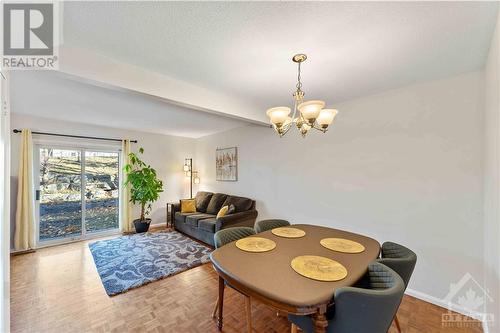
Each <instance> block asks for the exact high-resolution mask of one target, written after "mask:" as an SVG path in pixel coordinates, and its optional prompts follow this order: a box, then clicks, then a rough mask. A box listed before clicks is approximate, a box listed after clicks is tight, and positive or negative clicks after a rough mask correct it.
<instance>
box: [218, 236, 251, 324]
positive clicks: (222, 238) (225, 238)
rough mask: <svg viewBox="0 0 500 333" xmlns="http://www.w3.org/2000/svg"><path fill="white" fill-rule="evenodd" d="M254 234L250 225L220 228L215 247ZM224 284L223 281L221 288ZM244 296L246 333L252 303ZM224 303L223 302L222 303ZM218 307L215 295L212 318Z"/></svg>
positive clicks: (249, 321) (249, 322)
mask: <svg viewBox="0 0 500 333" xmlns="http://www.w3.org/2000/svg"><path fill="white" fill-rule="evenodd" d="M252 235H255V230H254V229H253V228H250V227H233V228H227V229H222V230H220V231H217V232H216V233H215V235H214V243H215V248H216V249H218V248H219V247H221V246H224V245H226V244H228V243H231V242H234V241H237V240H238V239H241V238H245V237H248V236H252ZM225 286H226V283H224V285H223V288H224V287H225ZM222 295H224V291H222ZM243 296H245V312H246V319H247V331H248V333H251V332H252V303H251V301H250V297H249V296H247V295H243ZM222 304H224V303H222ZM218 308H219V297H217V302H215V307H214V311H213V312H212V318H215V316H216V315H217V309H218Z"/></svg>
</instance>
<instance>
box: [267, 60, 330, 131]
mask: <svg viewBox="0 0 500 333" xmlns="http://www.w3.org/2000/svg"><path fill="white" fill-rule="evenodd" d="M306 59H307V56H306V55H305V54H296V55H295V56H294V57H293V58H292V60H293V62H295V63H297V64H298V75H297V85H296V88H297V89H296V90H295V92H294V93H293V97H294V102H295V105H294V108H293V114H292V115H291V116H290V114H291V113H292V109H291V108H289V107H287V106H277V107H273V108H270V109H268V110H267V112H266V114H267V116H268V117H269V120H270V122H271V125H272V126H273V128H274V130H275V131H276V132H277V133H278V135H279V136H280V137H282V136H283V135H285V134H286V133H287V132H288V131H289V130H290V128H292V127H293V125H295V126H296V127H297V129H298V130H299V132H300V134H302V137H305V136H306V135H307V133H308V132H309V130H310V129H311V128H314V129H317V130H319V131H322V132H323V133H324V132H326V131H327V130H328V127H329V126H330V125H331V124H332V123H333V120H334V119H335V116H336V115H337V113H338V111H337V110H335V109H325V104H326V103H325V102H324V101H320V100H310V101H304V96H305V93H304V91H302V89H301V88H302V82H301V81H300V64H301V63H302V62H304V61H305V60H306Z"/></svg>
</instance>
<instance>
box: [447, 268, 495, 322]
mask: <svg viewBox="0 0 500 333" xmlns="http://www.w3.org/2000/svg"><path fill="white" fill-rule="evenodd" d="M442 302H443V303H445V304H447V305H448V312H446V313H443V314H442V315H441V323H442V326H443V327H474V326H481V323H482V324H485V323H487V322H493V321H494V315H493V314H492V313H487V312H485V310H486V303H492V302H493V299H492V298H491V296H490V295H489V294H488V291H487V290H486V289H484V288H483V286H481V284H479V283H478V282H477V280H476V279H474V278H473V277H472V275H471V274H470V273H466V274H465V275H464V276H463V277H462V278H461V279H460V281H458V282H457V283H452V284H451V285H450V291H449V292H448V294H447V295H446V296H445V298H444V299H442ZM454 310H455V311H459V312H460V313H458V312H454Z"/></svg>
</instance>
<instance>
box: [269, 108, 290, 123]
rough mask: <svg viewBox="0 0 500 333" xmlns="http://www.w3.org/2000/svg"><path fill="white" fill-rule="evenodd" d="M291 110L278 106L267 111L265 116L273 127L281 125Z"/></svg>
mask: <svg viewBox="0 0 500 333" xmlns="http://www.w3.org/2000/svg"><path fill="white" fill-rule="evenodd" d="M291 111H292V110H291V109H290V108H289V107H286V106H278V107H275V108H270V109H269V110H267V112H266V114H267V116H268V117H269V119H270V120H271V123H272V124H274V125H277V124H283V123H284V122H285V121H286V120H287V119H288V115H289V114H290V112H291Z"/></svg>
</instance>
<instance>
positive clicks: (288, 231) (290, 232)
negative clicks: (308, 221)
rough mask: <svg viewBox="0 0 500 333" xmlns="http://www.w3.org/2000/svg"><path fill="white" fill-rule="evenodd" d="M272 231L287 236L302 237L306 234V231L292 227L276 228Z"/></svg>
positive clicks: (277, 234)
mask: <svg viewBox="0 0 500 333" xmlns="http://www.w3.org/2000/svg"><path fill="white" fill-rule="evenodd" d="M271 232H272V233H273V235H276V236H279V237H285V238H300V237H304V236H305V235H306V232H305V231H304V230H300V229H297V228H290V227H280V228H274V229H273V230H271Z"/></svg>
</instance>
